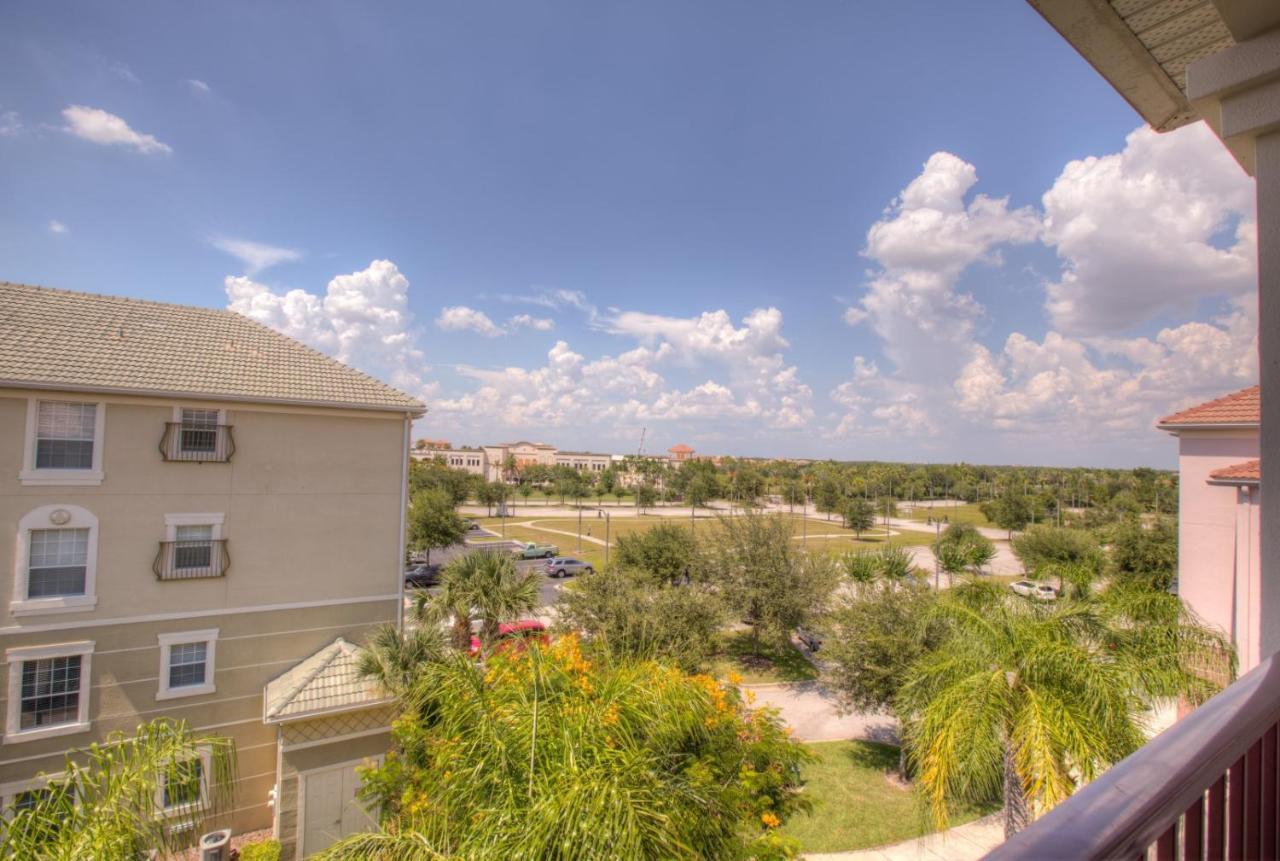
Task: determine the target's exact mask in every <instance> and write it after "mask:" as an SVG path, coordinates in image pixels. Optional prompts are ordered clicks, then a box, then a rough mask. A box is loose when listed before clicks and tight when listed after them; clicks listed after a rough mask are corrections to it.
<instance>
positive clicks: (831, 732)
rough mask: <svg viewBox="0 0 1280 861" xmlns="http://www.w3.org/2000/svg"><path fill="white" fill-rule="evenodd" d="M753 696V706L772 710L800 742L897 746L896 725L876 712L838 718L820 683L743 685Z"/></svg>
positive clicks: (834, 706)
mask: <svg viewBox="0 0 1280 861" xmlns="http://www.w3.org/2000/svg"><path fill="white" fill-rule="evenodd" d="M743 690H746V691H751V692H753V693H754V694H755V698H756V701H755V704H756V705H758V706H771V707H773V708H776V709H777V710H778V712H779V713H780V714H781V716H782V719H783V720H784V721H786V723H787V726H789V727H791V731H792V732H793V733H794V734H795V737H796V738H797V739H799V740H800V741H842V740H844V739H849V738H859V739H864V740H866V741H878V742H883V743H884V744H898V722H897V721H896V720H895V719H894V718H893V716H892V715H888V714H882V713H878V712H867V713H862V712H852V713H849V714H841V713H840V709H839V707H838V705H837V703H836V699H835V697H834V696H832V695H831V694H830V693H829V692H828V691H827V690H826V688H824V687H823V686H822V684H821V683H820V682H795V683H791V684H780V685H743Z"/></svg>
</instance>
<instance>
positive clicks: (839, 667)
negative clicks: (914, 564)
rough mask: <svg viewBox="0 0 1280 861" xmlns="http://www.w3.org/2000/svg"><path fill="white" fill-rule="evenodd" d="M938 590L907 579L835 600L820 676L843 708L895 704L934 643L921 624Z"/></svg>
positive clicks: (824, 624) (825, 623)
mask: <svg viewBox="0 0 1280 861" xmlns="http://www.w3.org/2000/svg"><path fill="white" fill-rule="evenodd" d="M863 555H865V556H867V557H870V556H871V555H872V554H870V553H867V554H863ZM872 567H873V568H874V562H873V563H872ZM936 594H937V593H936V592H934V591H933V590H932V589H929V588H927V587H925V586H923V585H920V584H911V583H908V584H907V585H906V586H905V587H904V588H900V589H887V588H880V589H874V588H864V589H861V590H860V591H859V592H857V593H856V594H853V595H845V596H842V597H841V598H839V599H837V601H836V604H835V607H834V609H832V611H831V612H830V613H829V614H828V615H827V616H826V617H825V618H824V620H823V622H822V629H823V631H824V633H825V634H826V637H825V639H824V640H823V643H822V660H823V664H824V665H825V669H824V671H823V679H824V681H825V682H826V683H827V685H828V686H829V687H830V688H831V689H832V690H833V691H835V693H836V695H837V697H838V698H839V699H840V701H841V703H842V704H843V705H844V706H846V707H847V708H851V709H857V710H859V711H878V710H882V709H889V708H891V707H892V706H893V704H894V700H895V698H896V697H897V695H898V690H899V688H900V687H901V686H902V683H903V680H905V679H906V677H907V672H908V670H909V669H910V667H911V665H912V663H913V662H914V661H916V660H917V659H918V658H920V657H921V656H922V655H924V654H925V652H927V651H928V650H929V648H930V647H931V646H932V645H933V641H932V640H931V639H930V637H929V634H928V631H927V630H926V625H925V622H926V613H927V611H928V609H929V607H930V606H931V605H932V603H933V601H934V599H935V596H936Z"/></svg>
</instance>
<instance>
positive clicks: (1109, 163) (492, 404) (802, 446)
mask: <svg viewBox="0 0 1280 861" xmlns="http://www.w3.org/2000/svg"><path fill="white" fill-rule="evenodd" d="M0 49H3V51H4V54H5V56H6V57H7V58H8V62H7V64H6V68H7V69H8V72H7V73H6V74H5V75H3V76H0V195H2V196H3V198H4V199H5V201H6V205H5V206H4V207H0V261H3V266H0V278H5V279H8V280H12V281H22V282H28V283H37V284H43V285H47V286H56V287H63V288H68V289H78V290H87V291H92V292H104V293H116V294H123V295H129V296H137V297H141V298H150V299H161V300H167V301H176V302H184V303H191V304H198V305H207V306H217V307H224V306H230V307H233V308H235V309H237V310H240V311H242V312H244V313H248V314H250V315H251V316H255V317H256V318H257V319H260V320H262V321H263V322H266V323H268V324H270V325H274V326H276V327H278V328H280V329H282V330H283V331H286V332H288V333H289V334H291V335H294V336H296V337H299V338H301V339H303V340H306V341H308V342H309V343H312V344H314V345H316V346H317V347H319V348H321V349H325V350H327V351H329V352H331V353H332V354H334V355H336V356H338V357H339V358H342V359H343V360H344V361H348V362H350V363H352V364H355V365H357V366H359V367H362V368H363V369H365V370H368V371H370V372H372V373H375V374H378V375H379V376H382V377H384V378H386V379H389V380H391V381H393V382H395V383H396V384H398V385H401V386H402V387H404V388H406V389H408V390H410V391H413V392H414V393H415V394H418V395H420V396H421V397H423V399H424V400H425V401H426V402H427V403H428V406H429V407H430V409H431V412H430V413H429V414H428V417H427V419H426V420H424V421H423V422H422V423H420V425H419V428H418V430H419V432H420V433H422V434H425V435H429V436H432V437H445V438H448V439H451V440H453V441H454V442H456V443H462V442H472V443H479V442H492V441H496V440H498V439H501V438H509V437H536V438H539V439H545V440H547V441H549V442H553V443H556V444H559V445H561V446H562V447H566V448H569V447H574V448H583V447H585V448H592V449H604V450H613V451H626V450H629V449H632V448H633V447H634V445H635V442H636V441H637V440H638V437H639V430H640V428H641V427H648V428H649V431H648V435H649V439H650V447H654V446H656V447H661V448H665V447H666V446H667V445H670V444H672V443H675V442H678V441H684V442H688V443H690V444H692V445H694V446H695V448H698V449H699V450H701V451H707V452H724V453H733V454H752V455H789V456H796V457H802V456H808V457H826V456H832V457H845V458H859V459H862V458H884V459H916V460H955V459H967V460H972V461H980V462H997V463H1000V462H1032V463H1096V464H1137V463H1151V464H1157V465H1167V464H1169V463H1171V462H1172V456H1173V445H1172V443H1171V441H1169V440H1168V439H1167V438H1165V437H1164V436H1163V435H1162V434H1159V433H1158V432H1155V431H1153V430H1152V429H1151V422H1152V420H1153V419H1154V418H1155V417H1156V416H1158V415H1160V414H1162V413H1163V412H1166V411H1170V410H1172V409H1173V408H1175V407H1178V406H1181V405H1183V404H1185V403H1186V402H1188V401H1194V400H1196V399H1200V398H1202V397H1208V396H1212V395H1215V394H1218V393H1220V392H1225V391H1230V390H1232V389H1235V388H1240V387H1242V386H1244V385H1247V384H1249V383H1251V382H1253V381H1254V379H1255V377H1256V370H1255V369H1254V366H1255V364H1256V360H1255V359H1253V358H1252V356H1253V341H1252V329H1253V328H1256V324H1255V323H1253V319H1254V316H1253V314H1254V312H1253V310H1252V308H1251V303H1252V301H1253V297H1252V295H1251V291H1252V289H1253V288H1252V285H1253V269H1252V265H1253V264H1252V254H1253V251H1252V248H1253V239H1252V233H1251V231H1252V219H1253V211H1252V204H1251V196H1252V192H1251V187H1250V183H1249V181H1248V180H1247V178H1246V177H1244V175H1243V173H1242V172H1240V171H1239V169H1238V168H1237V167H1236V166H1235V165H1234V164H1233V163H1232V162H1231V161H1230V158H1229V157H1228V156H1226V155H1225V154H1224V153H1223V152H1222V151H1221V150H1220V147H1218V145H1217V144H1216V143H1215V142H1214V141H1213V140H1212V138H1211V136H1209V135H1208V134H1207V133H1205V132H1204V131H1203V130H1202V129H1198V128H1195V129H1188V130H1184V131H1181V132H1177V133H1174V134H1172V135H1166V136H1162V137H1158V138H1157V137H1156V136H1154V135H1151V134H1150V133H1145V132H1137V133H1135V130H1136V129H1138V127H1139V124H1140V123H1139V120H1138V118H1137V117H1136V115H1135V114H1134V113H1133V112H1132V111H1131V110H1130V109H1129V108H1128V107H1127V106H1126V105H1125V104H1124V103H1123V101H1122V100H1121V99H1120V98H1119V97H1118V96H1117V95H1116V94H1115V93H1114V92H1113V91H1112V90H1111V89H1110V88H1109V87H1108V86H1107V85H1106V84H1105V83H1104V82H1103V81H1102V80H1101V79H1100V78H1098V76H1097V75H1096V74H1095V73H1094V72H1093V71H1092V70H1091V69H1090V68H1089V67H1088V66H1087V64H1085V63H1084V61H1083V60H1081V59H1080V58H1079V57H1078V56H1077V55H1076V54H1074V52H1072V50H1071V49H1070V48H1069V47H1068V46H1067V44H1066V43H1065V42H1063V41H1062V40H1061V39H1060V38H1059V37H1058V36H1057V35H1056V34H1055V33H1054V32H1053V31H1052V30H1051V29H1050V28H1049V27H1048V26H1047V25H1045V24H1044V23H1043V21H1041V20H1040V18H1039V17H1038V16H1037V15H1035V13H1034V12H1033V11H1032V10H1031V9H1030V7H1029V6H1026V5H1025V4H1022V3H1001V4H996V3H945V2H932V3H925V2H897V3H891V4H890V3H882V4H871V3H849V2H847V0H830V2H828V0H811V2H806V3H803V4H797V3H784V2H751V3H742V2H727V0H726V2H709V0H699V2H688V0H681V2H659V1H658V0H655V2H646V3H612V2H599V0H592V2H521V3H503V4H499V3H490V2H471V3H464V4H459V3H405V4H379V5H377V6H376V7H370V6H366V5H364V4H354V3H293V4H288V3H280V4H257V3H220V4H206V5H203V6H175V5H173V4H164V3H135V4H129V5H128V6H124V7H121V6H115V7H106V6H103V5H102V4H38V3H12V4H6V5H5V6H4V7H3V8H2V9H0ZM1153 212H1155V213H1159V215H1158V217H1155V218H1153V217H1152V215H1151V214H1152V213H1153Z"/></svg>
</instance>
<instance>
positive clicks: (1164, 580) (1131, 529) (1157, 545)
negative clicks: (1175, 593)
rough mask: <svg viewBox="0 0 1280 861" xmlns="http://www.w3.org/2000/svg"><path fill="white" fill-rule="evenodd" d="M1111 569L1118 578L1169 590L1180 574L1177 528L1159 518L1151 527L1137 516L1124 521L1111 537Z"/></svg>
mask: <svg viewBox="0 0 1280 861" xmlns="http://www.w3.org/2000/svg"><path fill="white" fill-rule="evenodd" d="M1111 569H1112V572H1113V574H1114V576H1115V578H1116V579H1117V580H1120V581H1124V582H1133V583H1143V584H1146V585H1148V586H1150V587H1151V588H1153V589H1159V590H1161V591H1168V590H1169V589H1172V588H1173V585H1174V583H1175V582H1176V581H1177V576H1178V530H1177V527H1176V526H1175V525H1174V524H1173V522H1172V521H1170V520H1166V519H1163V518H1162V519H1159V520H1157V521H1156V522H1155V523H1154V524H1152V525H1151V526H1150V527H1147V526H1144V525H1143V524H1142V522H1141V521H1139V520H1138V519H1137V518H1131V519H1127V520H1123V521H1121V522H1120V523H1119V524H1118V525H1117V526H1116V527H1115V528H1114V530H1113V532H1112V536H1111Z"/></svg>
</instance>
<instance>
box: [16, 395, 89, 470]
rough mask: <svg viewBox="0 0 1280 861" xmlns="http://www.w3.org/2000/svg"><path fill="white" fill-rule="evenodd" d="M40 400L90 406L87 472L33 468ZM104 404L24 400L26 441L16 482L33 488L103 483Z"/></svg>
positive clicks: (73, 399) (64, 398)
mask: <svg viewBox="0 0 1280 861" xmlns="http://www.w3.org/2000/svg"><path fill="white" fill-rule="evenodd" d="M41 401H51V402H52V401H65V402H67V403H75V404H93V405H94V406H95V407H96V409H95V410H94V415H93V466H92V467H91V468H90V469H36V426H37V424H38V421H37V417H38V416H39V415H40V403H41ZM106 427H107V402H106V401H94V400H83V399H77V398H74V397H62V398H27V431H26V434H27V435H26V442H25V444H24V445H23V448H22V469H21V470H20V471H19V472H18V480H19V481H20V482H22V483H23V484H24V485H28V486H33V487H93V486H95V485H99V484H102V476H103V473H102V450H103V448H104V447H105V440H106Z"/></svg>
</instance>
